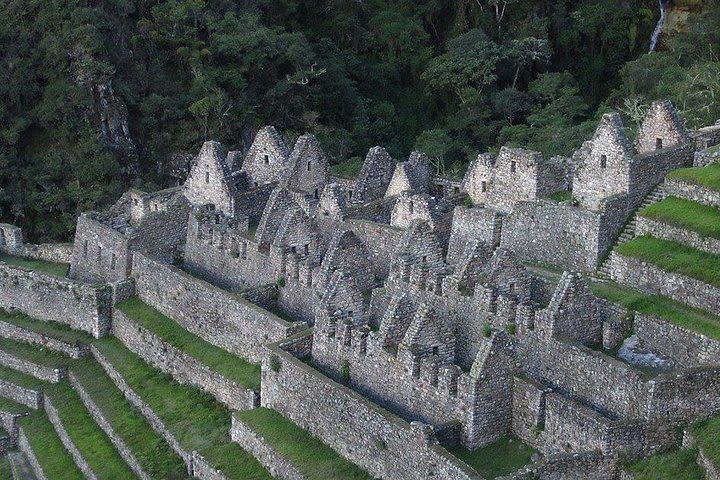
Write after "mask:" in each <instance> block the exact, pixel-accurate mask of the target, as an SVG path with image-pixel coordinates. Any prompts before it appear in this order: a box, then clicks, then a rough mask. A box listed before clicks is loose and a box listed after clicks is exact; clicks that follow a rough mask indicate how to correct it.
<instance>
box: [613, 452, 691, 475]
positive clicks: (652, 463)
mask: <svg viewBox="0 0 720 480" xmlns="http://www.w3.org/2000/svg"><path fill="white" fill-rule="evenodd" d="M697 454H698V452H697V449H695V448H691V449H687V450H675V451H673V452H668V453H661V454H658V455H653V456H651V457H650V458H647V459H645V460H641V461H639V462H637V463H634V464H632V465H630V466H629V467H628V468H627V469H628V470H629V471H630V472H632V473H633V475H634V478H635V480H704V479H705V472H704V471H703V469H702V468H700V466H699V465H698V464H697V463H696V462H695V459H696V458H697Z"/></svg>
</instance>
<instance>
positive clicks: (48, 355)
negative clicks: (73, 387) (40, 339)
mask: <svg viewBox="0 0 720 480" xmlns="http://www.w3.org/2000/svg"><path fill="white" fill-rule="evenodd" d="M0 350H2V351H3V352H6V353H9V354H10V355H13V356H15V357H20V358H23V359H25V360H28V361H30V362H32V363H35V364H37V365H42V366H45V367H52V368H59V367H67V366H68V365H69V364H70V362H71V359H69V358H68V357H65V356H63V355H59V354H57V353H55V352H52V351H50V350H46V349H43V348H41V347H36V346H31V345H28V344H26V343H20V342H16V341H14V340H9V339H7V338H2V337H0Z"/></svg>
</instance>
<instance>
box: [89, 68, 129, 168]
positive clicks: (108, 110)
mask: <svg viewBox="0 0 720 480" xmlns="http://www.w3.org/2000/svg"><path fill="white" fill-rule="evenodd" d="M93 100H94V108H95V110H96V112H97V115H98V117H99V120H100V132H101V134H102V138H103V141H104V143H105V144H106V145H107V146H108V148H110V150H112V151H113V153H114V154H115V155H116V156H117V158H118V161H119V164H120V168H121V173H122V174H123V175H124V176H125V177H126V178H127V179H129V180H134V179H137V178H139V175H140V163H139V158H138V153H137V147H136V146H135V142H133V139H132V136H131V134H130V126H129V124H128V111H127V107H126V106H125V104H124V103H123V101H122V100H121V99H120V98H118V97H117V96H116V95H115V93H114V92H113V88H112V82H111V81H110V80H108V81H107V82H105V83H102V84H99V85H95V86H94V87H93Z"/></svg>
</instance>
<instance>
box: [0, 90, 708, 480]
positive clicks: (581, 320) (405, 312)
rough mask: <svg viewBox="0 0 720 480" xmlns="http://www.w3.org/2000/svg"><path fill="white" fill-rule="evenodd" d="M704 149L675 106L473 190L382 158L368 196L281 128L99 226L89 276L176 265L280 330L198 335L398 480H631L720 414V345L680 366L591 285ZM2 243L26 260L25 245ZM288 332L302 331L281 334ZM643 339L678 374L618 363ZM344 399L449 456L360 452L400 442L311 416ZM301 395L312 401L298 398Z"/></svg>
mask: <svg viewBox="0 0 720 480" xmlns="http://www.w3.org/2000/svg"><path fill="white" fill-rule="evenodd" d="M693 135H694V136H691V134H689V133H688V132H686V131H685V129H684V127H683V123H682V121H681V119H680V118H679V116H678V114H677V112H676V111H675V109H674V108H673V106H672V105H671V104H670V103H669V102H667V101H662V102H655V103H653V105H652V108H651V109H650V111H649V113H648V115H647V117H646V118H645V120H644V122H643V123H642V126H641V127H640V130H639V133H638V136H637V138H636V139H635V141H632V140H631V139H630V138H629V137H628V135H627V133H626V130H625V128H624V126H623V122H622V119H621V117H620V116H619V115H618V114H616V113H609V114H605V115H604V116H603V117H602V119H601V121H600V123H599V125H598V127H597V130H596V132H595V134H594V135H593V137H592V138H591V139H590V140H589V141H587V142H585V143H584V144H583V146H582V147H581V148H580V149H579V150H578V151H577V152H575V154H574V155H573V156H572V158H566V157H552V158H549V159H548V158H544V157H543V155H542V154H540V153H537V152H532V151H529V150H524V149H518V148H508V147H503V148H502V149H501V150H500V151H499V153H498V154H497V155H491V154H481V155H479V156H478V157H477V159H475V160H474V161H473V162H471V164H470V166H469V168H468V170H467V173H466V174H465V177H464V179H463V181H462V182H461V183H458V182H453V181H452V180H449V179H443V178H438V177H435V176H433V175H432V173H431V168H430V162H429V160H428V159H427V157H426V156H425V155H424V154H422V153H421V152H413V153H412V154H411V155H410V157H409V159H408V160H407V161H403V162H400V163H397V162H395V160H393V159H392V158H391V157H390V155H389V154H388V153H387V152H386V151H385V150H384V149H383V148H382V147H373V148H371V149H370V151H369V152H368V154H367V157H366V158H365V162H364V164H363V167H362V169H361V171H360V174H359V176H358V177H357V178H356V179H355V180H354V181H352V182H351V181H347V180H345V179H341V178H337V177H334V176H333V175H332V174H331V173H330V170H329V164H328V160H327V157H326V155H325V154H324V153H323V150H322V147H321V145H320V144H319V142H318V141H317V139H316V138H315V137H314V136H312V135H310V134H306V135H303V136H301V137H300V138H299V139H298V140H297V142H296V144H295V145H294V147H293V148H292V150H291V149H290V148H288V146H287V145H286V144H285V142H284V141H283V139H282V137H281V136H280V135H279V134H278V132H277V131H276V130H275V128H273V127H269V126H268V127H264V128H262V129H260V131H259V132H258V133H257V136H256V137H255V141H254V142H253V144H252V146H251V147H250V149H249V151H248V152H247V153H245V154H244V155H242V154H241V153H240V152H225V150H224V149H223V147H222V145H220V144H219V143H217V142H206V143H205V144H204V145H203V146H202V148H201V149H200V153H199V154H198V156H197V158H196V160H195V162H194V164H193V166H192V168H191V170H190V173H189V175H188V177H187V179H186V180H185V182H184V184H183V185H182V186H180V187H176V188H173V189H169V190H164V191H161V192H155V193H145V192H140V191H137V190H131V191H129V192H128V193H127V194H125V195H124V196H123V197H122V198H121V199H120V200H119V201H118V202H117V204H116V205H115V206H113V207H112V208H111V209H110V210H109V211H107V212H103V213H97V212H89V213H86V214H83V215H81V217H80V219H79V220H78V224H77V232H76V236H75V242H74V246H73V249H72V262H71V263H72V267H71V274H70V275H71V277H72V278H73V279H76V280H79V281H84V282H94V283H110V284H114V283H117V282H122V281H127V280H128V279H131V281H132V280H134V281H135V282H136V286H135V288H136V289H138V292H139V291H140V289H141V285H143V284H144V283H143V282H145V281H144V280H143V278H144V276H146V275H147V273H146V272H144V269H146V268H149V267H148V265H151V264H152V262H159V264H175V265H181V267H182V269H183V270H185V271H186V272H188V273H190V274H192V275H195V276H197V277H199V278H202V279H203V281H207V282H209V283H210V284H212V285H214V286H217V287H220V288H222V289H224V290H227V291H229V292H231V293H233V294H236V295H239V296H241V297H243V298H245V299H248V300H249V301H250V302H252V303H253V304H255V305H256V306H257V308H258V312H264V313H257V312H256V313H253V314H252V315H253V317H252V319H251V318H250V317H242V318H240V319H239V320H238V323H236V324H233V325H235V326H234V327H227V326H224V327H223V328H222V330H220V329H216V330H215V331H212V330H203V328H206V327H204V326H202V323H203V317H202V315H200V317H199V318H197V319H193V322H199V324H200V325H198V326H197V329H198V331H206V332H207V333H206V334H204V335H203V337H204V338H206V339H208V341H210V342H211V343H215V344H218V345H222V346H225V345H228V347H227V348H230V349H233V350H234V351H236V353H238V354H239V355H241V356H244V357H246V358H249V359H251V360H253V361H258V360H261V361H262V364H263V387H262V391H261V394H260V401H261V402H262V404H263V405H265V404H267V405H269V406H272V407H273V408H275V409H277V410H279V411H281V412H282V413H284V414H287V415H288V416H290V417H291V418H292V419H293V420H294V421H296V422H297V423H299V424H300V425H301V426H303V427H305V428H308V429H310V430H311V431H313V433H315V434H316V435H317V436H319V437H320V438H321V439H322V440H323V441H325V442H328V443H329V444H330V445H331V446H333V448H335V449H336V450H338V451H339V452H341V453H343V454H344V455H345V456H347V457H348V458H350V459H351V460H352V461H354V462H356V463H358V464H359V465H361V466H363V467H365V468H368V470H369V471H371V473H373V474H374V475H377V476H379V477H385V478H430V476H429V475H428V474H427V472H426V471H417V472H415V474H412V475H411V474H410V473H406V474H404V475H403V474H399V473H398V472H400V471H403V468H410V467H408V466H409V465H412V464H413V463H415V462H416V463H417V464H418V465H424V464H425V463H424V462H426V461H427V458H430V457H432V455H435V454H436V453H432V455H431V453H428V452H436V451H437V450H433V449H434V448H436V447H435V446H434V445H437V444H440V445H443V446H452V445H461V446H463V447H465V448H467V449H471V450H472V449H476V448H479V447H482V446H485V445H488V444H490V443H492V442H494V441H496V440H498V439H500V438H502V437H506V436H508V435H513V436H515V437H517V438H519V439H521V440H522V441H523V442H525V443H526V444H528V445H530V446H532V447H534V448H536V449H537V450H538V451H539V452H541V454H542V455H543V456H544V457H546V458H548V459H549V458H560V457H558V456H562V455H565V454H568V453H570V454H573V455H575V457H572V458H575V460H567V462H566V463H567V464H563V465H564V467H562V468H561V467H557V468H558V471H556V472H555V473H553V472H552V471H550V472H549V473H547V472H546V473H545V474H543V475H544V476H543V478H607V479H612V478H617V477H616V476H615V475H616V474H617V468H618V467H617V458H618V455H619V454H620V453H624V454H631V455H636V456H647V455H651V454H653V453H655V452H659V451H663V450H666V449H668V448H672V447H673V446H677V442H678V439H677V436H676V435H675V429H676V428H677V427H682V426H686V425H688V424H690V423H692V422H694V421H696V420H698V419H702V418H706V417H709V416H713V415H718V414H720V347H718V345H720V343H719V342H717V341H714V342H713V341H710V340H709V339H707V338H706V339H705V340H702V341H704V342H705V344H704V345H705V347H703V348H706V350H709V351H711V352H714V355H704V356H703V355H696V356H693V355H684V356H680V355H674V354H672V352H671V351H669V349H668V348H666V346H665V344H664V343H663V340H662V338H661V337H662V332H663V331H664V330H663V329H667V326H666V325H665V326H663V325H660V324H661V323H662V322H660V321H659V320H658V319H648V318H644V317H643V316H641V315H639V314H638V315H636V318H635V323H634V326H633V322H632V318H631V317H630V315H629V312H628V311H627V310H626V309H624V308H623V307H621V306H619V305H617V304H614V303H612V302H610V301H608V300H605V299H603V298H600V297H598V296H596V295H594V294H593V291H592V290H591V289H590V287H589V283H590V282H591V281H595V280H597V279H601V278H600V277H602V272H598V270H597V269H598V267H600V266H601V263H602V260H603V258H604V256H605V255H607V253H608V252H609V251H610V250H611V249H612V246H613V243H614V241H615V239H616V237H617V235H618V234H619V232H620V231H621V229H622V228H623V226H624V225H625V224H626V222H627V221H628V220H629V219H630V218H631V216H632V215H633V213H634V212H635V211H636V210H637V209H638V207H639V206H640V205H641V204H642V203H643V201H644V200H645V199H646V197H647V196H648V194H650V193H651V192H652V191H653V190H654V189H656V188H657V186H658V185H659V184H660V183H661V182H662V181H663V179H664V178H665V175H666V174H667V173H669V172H670V171H671V170H673V169H676V168H679V167H684V166H689V165H692V161H693V155H694V153H695V152H696V150H698V149H699V148H700V147H698V145H700V144H701V143H702V142H704V145H702V148H705V147H707V146H708V143H717V142H714V141H710V142H708V140H707V138H708V137H707V135H702V134H696V133H693ZM717 140H718V141H720V138H718V139H717ZM3 231H4V234H3V237H2V238H3V242H4V245H5V247H6V248H7V249H11V247H12V246H13V245H15V244H18V243H21V240H18V238H17V235H18V232H17V231H13V230H11V229H10V228H9V227H8V228H7V229H5V230H3ZM146 258H147V259H152V261H150V260H146ZM547 266H552V267H553V268H554V269H558V271H557V273H555V274H554V275H555V277H554V278H553V275H552V274H551V275H548V271H550V272H554V271H555V270H552V269H550V270H548V269H546V268H544V267H547ZM173 268H174V267H173ZM539 271H542V273H538V272H539ZM166 280H167V278H166V277H158V282H160V283H155V284H154V285H153V286H151V287H148V288H150V289H156V290H157V293H153V295H158V296H159V297H158V298H160V297H162V296H163V295H166V296H167V297H168V299H166V300H162V301H163V302H166V303H167V302H171V300H170V299H171V298H175V296H177V295H180V294H179V293H177V292H175V289H176V286H174V285H165V284H163V282H164V281H166ZM185 281H187V282H193V281H197V282H200V280H192V277H187V278H186V279H184V280H183V282H185ZM142 288H144V287H142ZM189 288H190V287H188V291H189ZM164 292H165V293H164ZM197 292H202V290H201V289H200V290H198V291H197ZM138 294H139V295H141V294H140V293H138ZM148 295H149V294H148ZM196 295H201V293H196ZM141 296H142V295H141ZM194 300H195V301H197V302H200V303H202V302H207V301H210V299H208V298H202V297H198V298H194ZM159 301H160V300H159ZM710 301H714V302H716V303H717V301H718V298H717V297H715V298H714V299H711V300H710ZM191 303H192V301H191ZM166 310H168V311H170V312H173V311H174V310H173V307H172V306H171V305H170V304H168V305H167V308H166ZM275 314H281V315H282V316H283V318H286V317H287V318H290V319H292V321H294V322H295V323H294V324H293V327H292V329H291V330H284V331H283V333H281V334H279V333H278V332H277V331H276V330H273V329H270V327H268V325H271V324H273V325H274V323H272V322H277V320H276V317H275ZM177 315H178V316H181V315H183V313H182V312H177ZM255 315H259V316H258V317H256V316H255ZM258 319H265V320H263V321H260V320H258ZM267 319H272V322H271V321H270V320H267ZM243 322H247V323H243ZM238 325H240V326H238ZM232 328H237V329H240V330H239V331H241V332H242V334H241V335H239V337H236V336H234V335H237V334H236V333H232ZM633 328H634V329H635V330H633ZM228 329H230V330H228ZM223 332H230V333H227V334H226V333H223ZM631 334H633V335H634V338H635V339H636V341H637V339H638V338H640V340H639V341H640V343H641V344H642V345H643V347H644V348H646V349H648V350H649V351H651V352H654V353H655V354H656V356H657V358H661V359H665V360H666V361H665V363H660V364H659V365H660V366H661V367H662V368H664V369H667V370H668V371H666V372H664V371H661V372H659V373H658V374H657V375H656V376H653V377H648V376H647V375H645V374H644V373H643V372H642V371H641V370H639V369H638V368H637V365H633V364H632V363H631V362H629V361H626V360H624V359H623V358H622V356H617V357H614V356H612V355H610V354H609V353H606V352H607V351H610V350H613V349H617V348H620V347H621V344H623V341H624V340H625V339H626V338H628V336H630V335H631ZM278 335H279V336H278ZM277 340H280V341H279V343H273V342H275V341H277ZM676 341H677V342H679V343H680V345H678V347H677V348H678V349H679V350H683V349H685V350H687V349H692V348H695V347H694V345H696V344H698V342H701V340H699V339H698V338H697V335H693V334H689V333H687V332H684V333H683V336H678V337H677V339H676ZM238 342H244V343H243V345H246V346H245V347H243V348H241V349H239V348H237V345H238V344H239V343H238ZM248 342H249V343H248ZM708 342H709V343H708ZM268 343H272V346H271V347H269V348H263V345H265V344H268ZM701 343H702V342H701ZM248 345H249V346H248ZM670 350H671V349H670ZM669 355H670V357H669ZM673 355H674V357H673ZM271 357H272V359H271ZM277 358H280V359H281V360H282V361H283V362H284V364H285V365H291V364H292V362H293V361H294V360H293V359H295V358H299V359H301V360H304V361H306V362H310V363H311V364H312V365H313V366H314V367H315V368H316V369H317V370H319V371H320V372H321V373H318V372H317V371H316V372H315V373H313V375H315V377H318V378H320V377H321V378H322V379H321V380H315V381H313V382H314V383H313V382H309V383H308V382H306V383H302V384H301V383H297V382H299V380H298V379H297V378H295V379H291V378H290V377H284V376H283V373H282V372H283V370H282V369H281V370H280V373H277V372H275V373H274V367H273V366H272V364H273V362H276V361H279V360H277ZM283 368H285V367H283ZM288 368H289V367H288ZM293 368H295V367H293ZM297 368H300V367H299V366H298V367H297ZM298 375H300V374H298ZM303 375H304V374H303ZM303 378H305V377H303ZM292 382H296V384H293V385H291V383H292ZM266 383H267V385H268V386H267V389H266ZM338 384H343V385H344V387H342V388H349V389H350V390H349V391H348V392H350V391H352V392H350V393H352V395H355V394H359V397H357V398H362V399H364V400H362V401H361V404H362V405H365V403H362V402H367V404H368V405H375V406H373V407H372V408H377V407H378V406H379V407H381V408H382V409H385V410H386V411H388V412H390V413H391V414H392V415H394V416H397V417H398V418H399V419H401V420H402V421H406V422H411V424H410V425H411V427H412V429H411V430H407V431H408V432H412V435H413V436H414V437H417V438H420V439H421V441H420V442H421V443H422V444H423V445H425V446H424V447H423V448H430V450H417V449H415V447H411V446H409V445H408V446H407V451H406V452H403V454H402V455H400V454H399V453H398V451H394V450H392V449H388V450H387V452H385V451H382V449H380V450H377V449H375V448H369V447H368V449H367V450H366V449H360V451H358V449H357V448H354V445H353V444H352V443H350V442H351V440H347V441H343V440H342V434H341V433H342V429H343V428H344V427H343V425H355V426H354V428H356V429H359V430H360V431H363V432H374V433H372V435H377V431H378V430H382V429H383V428H390V426H388V425H390V424H388V425H386V424H384V423H383V420H381V419H378V418H375V417H372V415H370V414H369V413H368V414H367V416H366V417H364V418H368V420H367V421H366V424H362V423H361V424H353V422H354V421H355V420H353V419H352V418H351V417H353V418H354V415H355V414H354V412H353V411H348V410H347V409H339V410H338V409H333V408H331V407H328V406H327V405H325V406H319V404H318V405H316V404H315V403H313V402H315V400H314V398H315V397H317V396H323V395H341V393H338V392H340V391H339V390H337V388H340V387H339V386H338ZM299 386H301V388H302V389H306V391H305V393H304V397H302V398H300V397H293V396H292V395H290V393H287V392H290V391H291V390H292V391H293V392H295V393H294V394H293V395H295V394H297V392H298V388H300V387H299ZM328 389H330V390H328ZM333 389H335V390H333ZM286 390H287V392H286V393H287V395H286V396H285V397H283V394H282V392H285V391H286ZM328 391H332V392H333V393H332V394H330V393H328ZM322 392H324V393H322ZM342 392H344V391H342ZM350 393H342V395H349V394H350ZM333 398H334V397H333ZM348 398H349V397H348ZM352 398H355V397H352ZM354 401H355V400H353V402H354ZM358 401H359V400H358ZM266 402H267V403H266ZM358 408H360V407H358ZM363 408H364V407H363ZM371 410H372V409H371ZM371 410H368V412H369V411H371ZM363 411H364V410H363ZM356 413H357V415H360V411H358V412H356ZM371 417H372V419H370V418H371ZM393 425H395V424H393ZM392 428H396V427H392ZM397 428H399V427H397ZM345 433H346V434H347V435H350V434H349V433H348V432H345ZM367 435H370V436H372V435H371V434H370V433H368V434H367ZM383 441H384V440H383ZM413 445H415V443H413ZM428 446H429V447H428ZM418 448H419V447H418ZM416 450H417V452H416ZM414 452H415V453H414ZM414 455H416V456H414ZM428 455H429V456H430V457H427V456H428ZM588 455H590V456H588ZM593 455H594V456H593ZM432 458H435V460H432V461H433V462H437V461H438V460H437V458H436V457H432ZM443 458H444V457H443ZM563 458H565V457H563ZM567 458H570V457H567ZM403 462H405V463H403ZM573 462H575V463H573ZM440 463H441V464H443V465H445V464H444V463H442V462H440ZM438 468H439V470H438V471H446V470H447V471H451V470H452V469H450V467H447V468H446V467H442V468H440V467H438ZM443 468H445V470H443ZM453 468H454V467H453ZM563 468H565V470H563ZM393 469H396V470H393ZM448 469H449V470H448ZM452 471H454V470H452ZM568 472H570V473H568ZM572 472H574V473H572ZM456 473H457V472H456ZM590 474H592V475H594V476H590ZM553 475H555V476H553ZM573 475H576V476H573ZM438 476H439V477H442V478H476V477H464V476H463V475H458V476H445V477H443V474H438ZM517 478H526V477H522V476H518V477H517Z"/></svg>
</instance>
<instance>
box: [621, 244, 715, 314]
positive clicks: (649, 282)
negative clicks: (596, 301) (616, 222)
mask: <svg viewBox="0 0 720 480" xmlns="http://www.w3.org/2000/svg"><path fill="white" fill-rule="evenodd" d="M610 276H611V277H612V279H613V280H615V281H616V282H618V283H623V284H625V285H629V286H631V287H634V288H637V289H639V290H642V291H644V292H647V293H651V294H659V295H664V296H666V297H670V298H672V299H673V300H676V301H678V302H683V303H687V304H688V305H691V306H693V307H696V308H701V309H703V310H707V311H709V312H711V313H714V314H715V315H720V302H718V298H720V288H718V287H715V286H713V285H709V284H707V283H705V282H702V281H700V280H696V279H694V278H690V277H687V276H685V275H682V274H679V273H673V272H667V271H665V270H662V269H661V268H659V267H656V266H655V265H652V264H650V263H646V262H643V261H642V260H639V259H637V258H633V257H630V256H626V255H622V254H620V253H618V252H615V251H614V252H612V253H611V256H610Z"/></svg>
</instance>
